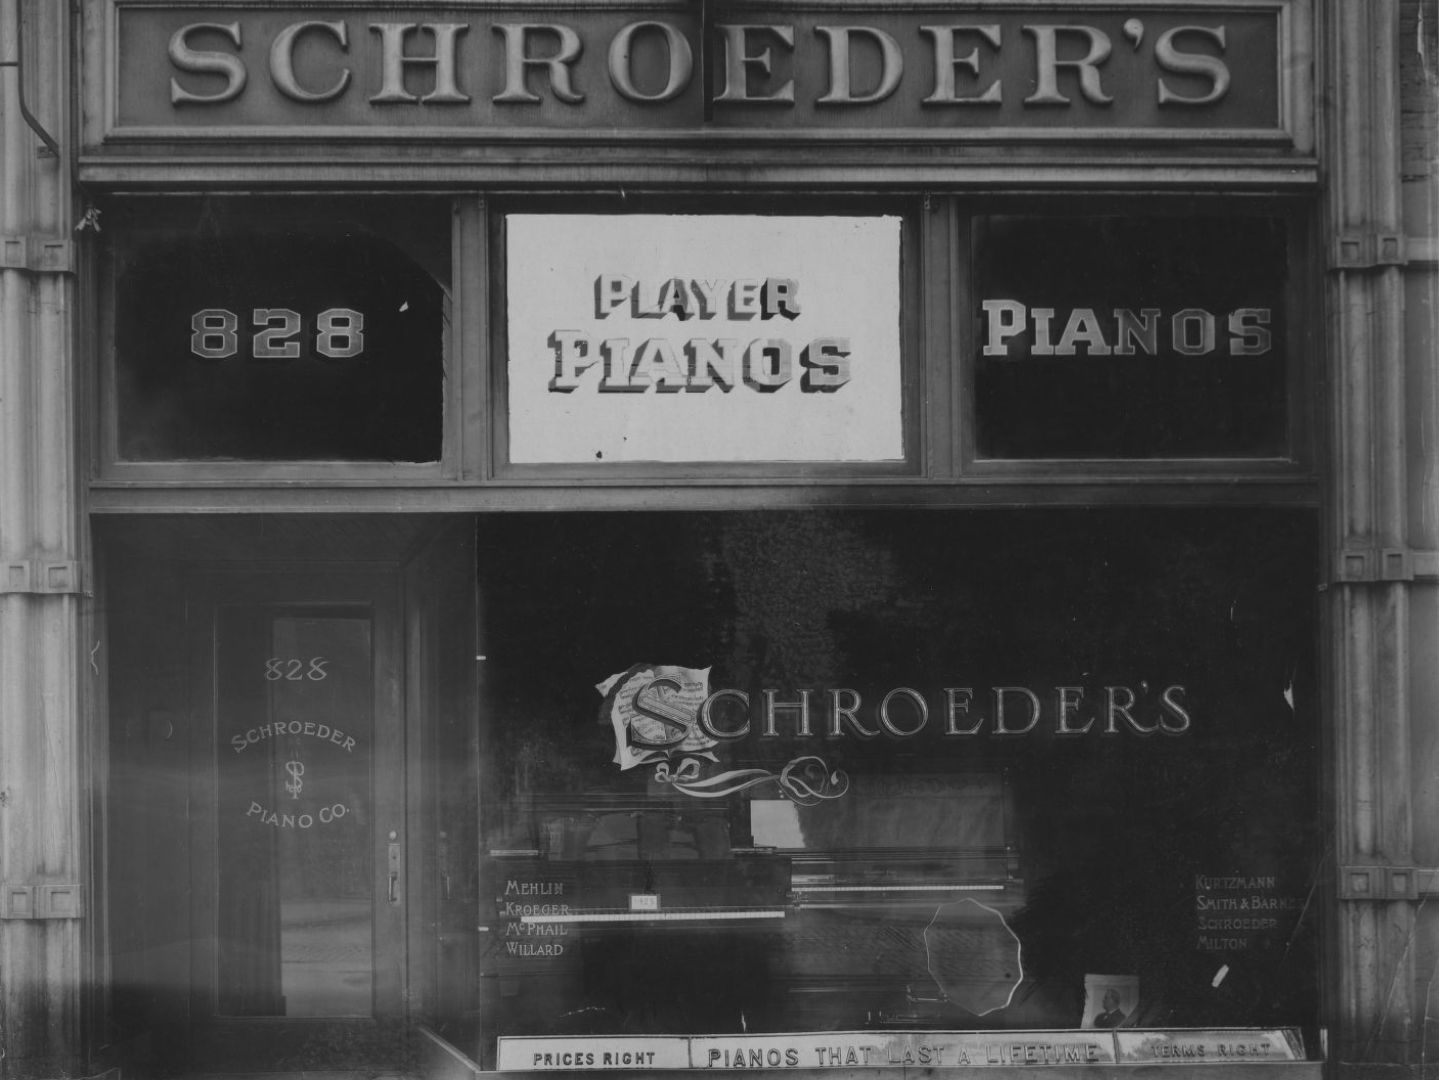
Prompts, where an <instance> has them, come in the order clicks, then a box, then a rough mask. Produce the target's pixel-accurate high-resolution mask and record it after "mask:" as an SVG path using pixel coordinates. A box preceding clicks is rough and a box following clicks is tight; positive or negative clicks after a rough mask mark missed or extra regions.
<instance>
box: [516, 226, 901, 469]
mask: <svg viewBox="0 0 1439 1080" xmlns="http://www.w3.org/2000/svg"><path fill="white" fill-rule="evenodd" d="M505 228H506V246H505V259H506V281H507V298H506V317H507V327H508V350H507V351H508V363H507V366H506V371H507V393H508V423H509V460H510V462H511V463H512V464H518V465H523V464H545V463H549V464H555V463H560V464H585V463H588V464H596V463H599V464H603V463H613V462H636V463H638V462H684V461H693V462H704V461H713V462H774V461H804V462H893V461H899V460H902V458H903V454H904V450H903V417H902V385H901V382H902V380H901V359H900V220H899V218H897V217H886V216H875V217H764V216H758V215H694V216H691V215H635V214H629V215H571V214H516V215H511V216H509V217H508V218H507V219H506V223H505Z"/></svg>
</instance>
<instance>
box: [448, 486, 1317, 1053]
mask: <svg viewBox="0 0 1439 1080" xmlns="http://www.w3.org/2000/svg"><path fill="white" fill-rule="evenodd" d="M1314 542H1315V538H1314V535H1313V521H1312V518H1311V517H1310V516H1309V515H1306V514H1292V513H1279V512H1258V511H1232V512H1229V511H1226V512H1215V511H1206V512H1204V513H1195V512H1184V511H1155V510H1147V511H1145V512H1143V513H1139V512H1124V511H1046V512H1038V511H1024V512H1020V511H1003V512H1001V511H994V512H983V513H975V512H968V513H964V512H954V511H938V510H935V511H874V512H832V513H831V512H805V513H782V512H772V513H729V514H723V515H721V514H672V515H648V514H633V513H631V514H602V515H582V516H573V517H562V518H556V517H553V516H549V517H540V516H517V517H512V518H506V519H503V520H487V521H485V522H483V523H482V524H481V526H480V528H479V557H478V561H479V583H480V596H481V597H482V611H483V618H482V622H481V630H482V635H483V638H484V640H483V643H482V646H481V651H482V654H483V656H484V660H483V662H482V663H483V670H484V678H483V680H482V699H481V716H480V721H479V726H480V744H479V757H480V762H481V764H480V817H481V839H480V852H479V854H480V860H479V864H478V883H477V889H476V895H477V897H478V901H477V902H478V910H477V913H476V914H477V923H478V924H479V925H480V927H481V933H480V942H481V943H480V949H479V962H478V986H477V988H476V991H477V1000H476V1002H475V1004H474V1012H473V1014H472V1016H473V1017H475V1018H476V1022H475V1023H473V1024H471V1025H469V1026H468V1027H467V1026H466V1025H465V1024H464V1023H463V1022H460V1021H456V1023H455V1025H454V1026H453V1028H452V1029H451V1030H449V1031H448V1034H449V1035H451V1036H453V1037H454V1039H455V1040H456V1041H457V1043H459V1044H460V1045H463V1046H465V1047H466V1049H467V1050H469V1051H470V1052H473V1053H474V1054H475V1055H476V1057H477V1058H478V1059H480V1060H481V1061H482V1062H484V1063H485V1064H487V1065H489V1066H493V1065H494V1063H495V1062H496V1060H497V1059H496V1053H497V1050H498V1061H499V1064H500V1067H502V1068H503V1067H512V1068H577V1067H586V1066H593V1067H600V1068H603V1067H605V1064H604V1062H602V1061H600V1060H599V1059H598V1058H594V1059H587V1058H585V1057H584V1055H585V1054H592V1055H593V1054H598V1053H610V1052H613V1053H616V1054H625V1053H629V1054H641V1055H642V1054H646V1053H649V1054H653V1055H657V1056H656V1057H654V1058H653V1059H652V1060H651V1059H643V1058H635V1059H633V1060H630V1059H625V1060H629V1061H630V1064H631V1065H633V1064H635V1063H639V1064H649V1065H651V1066H654V1067H658V1066H660V1065H663V1064H669V1065H676V1064H678V1065H681V1066H683V1065H694V1066H695V1067H751V1066H753V1064H754V1062H752V1061H750V1060H749V1059H748V1057H747V1055H749V1054H751V1053H752V1052H757V1053H759V1054H760V1063H761V1064H765V1065H773V1064H778V1065H782V1066H788V1067H799V1066H806V1067H815V1066H827V1065H843V1064H861V1065H863V1064H886V1063H888V1064H937V1063H943V1064H961V1063H963V1062H962V1061H960V1060H942V1055H943V1054H945V1053H950V1054H955V1053H959V1054H963V1053H966V1052H967V1051H966V1050H965V1047H966V1046H972V1048H973V1050H974V1052H975V1053H982V1052H985V1051H982V1050H981V1049H979V1048H980V1047H981V1045H982V1044H980V1043H973V1044H966V1043H963V1042H959V1043H953V1042H950V1043H945V1042H944V1040H942V1039H938V1040H936V1039H931V1040H929V1041H926V1040H925V1038H923V1037H921V1036H922V1033H926V1032H928V1033H935V1032H1007V1031H1008V1032H1013V1031H1029V1032H1033V1031H1046V1032H1050V1033H1053V1037H1052V1038H1051V1039H1049V1041H1047V1042H1045V1043H1044V1044H1043V1045H1045V1046H1049V1047H1051V1049H1050V1050H1044V1051H1035V1052H1036V1053H1052V1054H1058V1055H1060V1056H1059V1057H1058V1058H1057V1059H1056V1060H1069V1058H1065V1057H1064V1056H1063V1055H1064V1054H1066V1053H1068V1054H1079V1055H1080V1057H1077V1058H1074V1059H1073V1060H1090V1061H1096V1060H1115V1058H1111V1057H1109V1056H1108V1055H1109V1054H1111V1053H1115V1054H1117V1055H1119V1057H1118V1059H1119V1060H1126V1059H1125V1058H1124V1054H1125V1053H1127V1052H1128V1051H1127V1050H1126V1047H1129V1048H1138V1049H1134V1051H1133V1052H1134V1053H1135V1054H1136V1055H1138V1056H1136V1057H1134V1058H1133V1060H1156V1059H1159V1058H1162V1057H1164V1056H1165V1055H1166V1054H1167V1053H1169V1052H1170V1050H1173V1052H1174V1053H1175V1054H1176V1055H1177V1054H1179V1053H1180V1050H1178V1049H1174V1047H1176V1046H1178V1045H1179V1044H1178V1043H1176V1042H1174V1041H1173V1039H1172V1038H1170V1037H1169V1036H1159V1035H1155V1036H1153V1037H1150V1036H1149V1035H1145V1034H1144V1033H1153V1032H1166V1031H1167V1032H1171V1033H1172V1032H1175V1031H1181V1030H1184V1029H1193V1028H1227V1029H1234V1030H1236V1031H1237V1030H1241V1029H1244V1030H1248V1029H1263V1030H1264V1031H1265V1034H1264V1035H1263V1037H1261V1036H1259V1035H1255V1036H1254V1040H1253V1042H1252V1044H1251V1045H1250V1046H1249V1048H1248V1049H1247V1050H1245V1049H1242V1048H1240V1049H1237V1050H1236V1049H1234V1047H1235V1046H1238V1045H1239V1044H1237V1043H1231V1044H1223V1043H1219V1044H1213V1045H1211V1046H1210V1050H1209V1053H1210V1054H1211V1056H1213V1055H1214V1054H1216V1053H1219V1052H1220V1051H1219V1050H1217V1049H1216V1048H1215V1047H1216V1046H1220V1045H1227V1046H1230V1048H1231V1050H1232V1051H1233V1052H1234V1053H1236V1054H1238V1055H1239V1056H1244V1055H1245V1054H1248V1055H1249V1056H1250V1057H1257V1058H1260V1059H1265V1058H1270V1057H1292V1056H1299V1055H1302V1054H1303V1053H1305V1049H1306V1048H1307V1049H1308V1052H1309V1053H1311V1054H1312V1053H1314V1052H1315V1047H1316V1044H1317V1032H1316V1028H1315V1025H1316V1024H1317V992H1316V987H1317V974H1318V973H1317V955H1316V950H1317V942H1318V940H1319V935H1318V927H1317V922H1318V919H1319V917H1320V912H1319V910H1318V909H1317V907H1316V904H1315V902H1314V897H1315V884H1316V874H1317V871H1318V859H1317V854H1316V853H1317V850H1318V848H1319V837H1318V835H1317V824H1318V813H1319V808H1318V794H1317V791H1318V780H1319V771H1320V756H1319V755H1320V733H1319V729H1318V720H1317V715H1318V714H1317V709H1316V702H1315V698H1314V694H1315V691H1314V675H1313V663H1314V659H1313V642H1312V638H1313V635H1314V631H1315V626H1314V618H1313V597H1314V585H1315V569H1314V566H1313V565H1312V563H1311V562H1310V560H1308V559H1307V558H1305V557H1304V553H1305V552H1309V551H1311V550H1313V548H1314ZM1110 1028H1113V1029H1117V1031H1119V1032H1125V1033H1133V1037H1132V1038H1131V1037H1129V1035H1128V1034H1126V1038H1128V1039H1129V1041H1127V1042H1126V1041H1124V1040H1122V1039H1119V1037H1118V1035H1113V1036H1112V1033H1110V1032H1108V1031H1105V1030H1104V1029H1110ZM1066 1031H1074V1032H1077V1033H1079V1034H1078V1035H1076V1036H1074V1039H1077V1040H1079V1041H1077V1042H1076V1041H1073V1040H1071V1042H1069V1043H1066V1042H1065V1038H1067V1036H1065V1035H1064V1032H1066ZM845 1032H847V1033H855V1032H871V1033H879V1034H877V1035H876V1038H875V1039H872V1040H871V1041H870V1042H869V1043H865V1042H863V1040H860V1041H859V1042H856V1041H855V1039H854V1038H849V1037H847V1041H846V1040H831V1041H832V1042H833V1043H834V1046H833V1047H829V1048H830V1049H835V1052H836V1053H839V1054H841V1058H840V1059H839V1060H835V1061H826V1060H824V1058H823V1054H824V1053H826V1052H828V1050H827V1049H826V1047H828V1046H829V1044H827V1043H824V1042H823V1040H818V1041H816V1040H817V1037H818V1034H822V1033H845ZM1101 1032H1102V1034H1101ZM798 1033H809V1035H808V1036H806V1037H805V1038H801V1037H800V1036H799V1034H798ZM886 1033H887V1034H886ZM769 1035H773V1036H775V1037H774V1038H773V1039H769V1040H768V1041H765V1042H762V1043H760V1044H754V1043H744V1044H741V1043H740V1042H738V1041H736V1040H741V1039H753V1038H754V1037H756V1036H769ZM881 1035H884V1036H885V1037H886V1038H888V1037H891V1036H899V1037H900V1038H899V1041H897V1042H895V1041H890V1042H886V1041H885V1039H884V1038H881V1037H880V1036H881ZM1141 1035H1143V1036H1144V1038H1143V1039H1140V1036H1141ZM715 1036H721V1037H724V1036H727V1037H729V1038H730V1039H731V1041H730V1042H729V1043H726V1042H725V1041H724V1039H723V1038H720V1039H718V1040H713V1039H710V1037H715ZM619 1037H624V1038H628V1039H629V1040H630V1041H629V1042H624V1041H623V1040H621V1041H620V1042H609V1041H606V1039H607V1038H608V1039H614V1038H619ZM641 1037H643V1038H641ZM660 1037H684V1038H685V1039H688V1040H689V1041H688V1043H687V1046H688V1054H689V1057H688V1059H687V1061H678V1062H677V1061H672V1060H669V1059H667V1058H666V1057H665V1055H666V1054H670V1053H672V1052H673V1050H674V1045H675V1044H674V1043H673V1042H672V1041H666V1039H665V1038H660ZM577 1038H579V1041H576V1039H577ZM645 1038H650V1039H657V1041H654V1042H653V1043H652V1044H651V1043H646V1042H644V1039H645ZM806 1038H808V1041H806ZM585 1039H588V1040H590V1041H589V1042H588V1043H585V1042H584V1040H585ZM637 1039H638V1040H639V1041H638V1042H636V1041H634V1040H637ZM707 1039H709V1040H710V1041H706V1040H707ZM1136 1039H1140V1041H1135V1040H1136ZM1146 1039H1147V1040H1148V1041H1144V1040H1146ZM1166 1039H1169V1041H1165V1040H1166ZM1116 1040H1118V1041H1116ZM1155 1040H1158V1041H1155ZM1279 1043H1282V1044H1283V1045H1278V1044H1279ZM866 1045H868V1046H871V1047H872V1048H873V1049H874V1052H875V1053H876V1054H879V1053H880V1049H879V1048H881V1047H886V1048H888V1049H887V1051H886V1052H891V1053H893V1052H896V1051H895V1049H894V1048H895V1047H897V1046H898V1047H900V1048H901V1050H900V1051H898V1052H900V1053H902V1054H907V1055H909V1057H908V1058H907V1059H906V1058H897V1059H895V1060H894V1061H889V1062H885V1061H881V1060H874V1061H855V1062H848V1061H846V1060H844V1057H843V1055H844V1054H849V1053H858V1052H859V1050H857V1049H856V1047H863V1046H866ZM985 1045H987V1044H985ZM994 1045H995V1046H1005V1045H1011V1046H1012V1045H1020V1044H1019V1043H1003V1042H998V1043H995V1044H994ZM1026 1045H1028V1044H1026ZM1034 1045H1039V1044H1038V1043H1036V1044H1034ZM756 1046H757V1047H758V1048H757V1049H756ZM646 1047H648V1049H646ZM747 1047H748V1049H747ZM1054 1047H1059V1049H1053V1048H1054ZM1066 1047H1068V1049H1066ZM1076 1047H1078V1049H1076ZM1114 1047H1117V1048H1118V1049H1117V1050H1114V1049H1112V1048H1114ZM1166 1047H1168V1048H1169V1049H1165V1048H1166ZM597 1048H598V1049H597ZM1003 1052H1004V1053H1008V1052H1010V1051H1008V1050H1005V1051H1003ZM1189 1052H1190V1053H1195V1052H1196V1051H1194V1050H1192V1049H1191V1050H1190V1051H1189ZM1197 1052H1198V1053H1203V1052H1204V1051H1203V1049H1200V1050H1199V1051H1197ZM712 1053H718V1054H719V1055H720V1057H718V1058H712V1057H709V1056H708V1055H710V1054H712ZM575 1054H579V1055H580V1056H579V1057H578V1058H576V1057H574V1055H575ZM726 1054H728V1055H730V1057H728V1058H727V1057H725V1055H726ZM766 1054H770V1055H778V1058H777V1061H775V1062H770V1061H768V1059H767V1058H766V1057H765V1055H766ZM816 1054H818V1055H819V1058H818V1059H815V1057H814V1055H816ZM1095 1054H1098V1055H1100V1056H1098V1057H1095V1056H1092V1055H1095ZM1145 1054H1147V1055H1148V1057H1145V1056H1144V1055H1145ZM546 1055H549V1056H546ZM567 1055H568V1056H567ZM696 1055H698V1057H696ZM735 1055H739V1056H738V1057H735ZM925 1055H933V1057H925ZM1084 1055H1091V1056H1089V1057H1085V1056H1084ZM791 1056H792V1057H793V1060H790V1057H791ZM970 1063H972V1064H983V1063H985V1062H984V1061H983V1060H971V1061H970ZM990 1063H995V1062H990ZM622 1064H623V1062H620V1061H619V1060H618V1059H616V1061H615V1062H611V1063H610V1065H611V1066H613V1067H619V1066H620V1065H622Z"/></svg>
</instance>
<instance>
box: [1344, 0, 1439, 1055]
mask: <svg viewBox="0 0 1439 1080" xmlns="http://www.w3.org/2000/svg"><path fill="white" fill-rule="evenodd" d="M1324 10H1325V14H1326V16H1327V18H1328V20H1329V21H1328V25H1327V26H1326V27H1325V28H1324V31H1323V35H1324V40H1325V41H1326V43H1327V48H1326V50H1325V51H1324V53H1323V55H1324V58H1325V61H1326V70H1325V71H1324V72H1322V73H1321V78H1320V85H1321V86H1322V87H1326V88H1327V89H1328V93H1327V95H1326V101H1325V110H1326V115H1325V118H1324V120H1325V131H1326V135H1327V139H1326V148H1325V170H1324V171H1325V175H1326V178H1327V181H1328V183H1327V191H1326V199H1327V205H1326V230H1325V231H1326V240H1327V248H1328V274H1327V302H1328V304H1327V306H1328V313H1329V323H1328V330H1329V333H1328V335H1327V336H1328V361H1329V374H1330V383H1331V389H1332V395H1331V400H1332V402H1333V412H1332V414H1331V417H1330V421H1331V422H1330V425H1329V435H1330V438H1329V453H1330V455H1331V458H1330V463H1329V465H1330V467H1329V476H1330V479H1331V491H1330V500H1329V505H1330V507H1331V511H1332V512H1331V516H1330V521H1329V537H1328V552H1327V554H1328V569H1329V575H1328V576H1329V578H1330V587H1329V588H1328V590H1327V592H1326V596H1327V598H1328V609H1327V626H1328V631H1329V652H1330V659H1331V663H1330V665H1329V667H1330V671H1331V672H1332V674H1333V680H1332V685H1331V693H1332V701H1333V707H1334V716H1335V731H1334V750H1335V754H1334V774H1333V778H1334V781H1335V806H1334V809H1335V830H1336V837H1335V855H1336V861H1337V868H1336V872H1335V879H1334V880H1335V884H1336V887H1337V890H1338V894H1339V905H1338V910H1339V918H1338V922H1339V927H1338V930H1339V941H1338V948H1337V949H1336V950H1335V964H1336V966H1337V968H1338V985H1337V988H1336V995H1335V1001H1334V1005H1335V1008H1336V1010H1337V1016H1336V1017H1335V1019H1336V1020H1337V1024H1338V1031H1337V1032H1336V1035H1337V1040H1336V1046H1335V1049H1336V1054H1337V1057H1338V1058H1339V1060H1340V1061H1341V1062H1343V1063H1344V1064H1343V1065H1342V1066H1341V1069H1340V1075H1342V1076H1355V1077H1358V1076H1387V1075H1394V1076H1396V1077H1398V1076H1408V1075H1412V1070H1413V1069H1414V1068H1415V1067H1416V1065H1417V1064H1418V1062H1419V1060H1420V1057H1419V1054H1420V1053H1421V1052H1422V1051H1421V1049H1420V1046H1421V1043H1420V1035H1421V1031H1420V1026H1421V1025H1422V1023H1423V1013H1424V1002H1423V1001H1422V1000H1418V998H1419V996H1420V995H1419V994H1418V988H1417V986H1416V966H1415V965H1416V960H1417V958H1418V957H1419V956H1420V955H1421V953H1422V952H1424V951H1425V950H1424V949H1423V948H1422V947H1421V946H1422V944H1423V943H1422V942H1420V941H1418V940H1417V939H1416V927H1417V925H1418V923H1417V921H1416V911H1417V909H1418V905H1419V902H1420V899H1421V893H1422V892H1423V886H1424V883H1425V881H1426V875H1425V874H1424V873H1423V872H1422V867H1416V859H1415V846H1414V828H1415V821H1414V814H1413V800H1414V795H1415V781H1414V777H1415V771H1414V767H1413V754H1414V753H1415V745H1416V743H1415V738H1414V725H1415V724H1416V723H1433V720H1432V719H1428V717H1430V716H1431V715H1432V712H1433V705H1434V703H1433V702H1430V703H1428V706H1427V707H1426V708H1423V709H1418V708H1416V702H1415V701H1414V700H1413V696H1414V695H1413V693H1412V689H1413V686H1414V685H1415V684H1414V683H1413V681H1412V675H1413V665H1414V664H1415V663H1416V662H1419V661H1420V659H1421V658H1420V657H1416V656H1414V655H1413V654H1412V651H1411V641H1412V640H1413V629H1412V626H1411V622H1412V614H1411V609H1412V605H1413V600H1414V596H1415V589H1416V587H1420V586H1416V582H1415V578H1416V576H1418V577H1420V578H1421V579H1422V577H1423V576H1424V573H1425V570H1426V566H1427V563H1426V559H1425V557H1424V553H1423V552H1422V551H1420V550H1418V549H1417V548H1416V547H1415V538H1414V536H1413V535H1411V526H1410V511H1411V507H1410V505H1409V494H1410V477H1409V462H1410V461H1411V460H1412V459H1413V456H1412V448H1411V447H1409V446H1408V445H1407V441H1408V439H1409V437H1410V431H1411V427H1410V423H1409V419H1410V414H1411V410H1410V408H1409V401H1408V395H1409V393H1410V392H1411V383H1413V382H1414V381H1415V380H1414V379H1412V378H1411V372H1410V370H1409V369H1408V365H1409V363H1410V360H1409V354H1410V352H1411V345H1412V343H1410V342H1408V341H1406V330H1405V287H1406V281H1405V275H1406V271H1405V263H1406V260H1407V245H1406V238H1405V227H1404V220H1403V208H1402V200H1401V189H1400V153H1399V111H1400V99H1399V94H1400V87H1399V69H1400V63H1399V54H1398V48H1399V13H1400V3H1399V0H1363V2H1359V0H1338V2H1336V3H1332V4H1327V5H1324ZM1428 362H1431V361H1426V363H1428ZM1419 437H1421V438H1422V437H1424V436H1423V435H1422V433H1421V434H1420V435H1419ZM1430 449H1431V451H1432V449H1433V447H1432V446H1431V448H1430ZM1436 659H1439V658H1435V657H1428V658H1424V659H1423V663H1425V664H1429V665H1432V664H1434V663H1435V661H1436Z"/></svg>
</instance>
